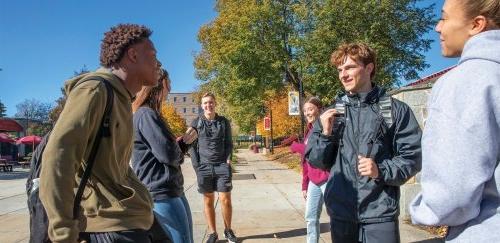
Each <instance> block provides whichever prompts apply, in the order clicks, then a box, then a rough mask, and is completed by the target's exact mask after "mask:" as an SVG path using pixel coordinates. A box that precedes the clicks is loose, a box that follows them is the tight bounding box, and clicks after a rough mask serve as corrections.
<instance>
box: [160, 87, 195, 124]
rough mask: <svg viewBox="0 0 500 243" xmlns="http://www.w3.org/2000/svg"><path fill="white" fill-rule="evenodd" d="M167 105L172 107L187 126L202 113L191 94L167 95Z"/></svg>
mask: <svg viewBox="0 0 500 243" xmlns="http://www.w3.org/2000/svg"><path fill="white" fill-rule="evenodd" d="M167 103H169V104H171V105H173V106H174V108H175V111H176V112H177V114H179V115H180V116H181V117H182V118H184V120H186V124H187V125H189V124H191V122H192V121H193V120H194V119H195V118H196V117H198V115H199V114H200V113H201V112H203V111H202V109H201V107H200V104H199V103H198V101H197V100H196V98H195V97H194V94H193V93H170V94H168V95H167Z"/></svg>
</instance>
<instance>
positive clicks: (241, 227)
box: [0, 149, 441, 243]
mask: <svg viewBox="0 0 500 243" xmlns="http://www.w3.org/2000/svg"><path fill="white" fill-rule="evenodd" d="M236 156H237V157H238V161H239V163H238V164H237V165H236V166H235V168H236V173H235V174H234V175H233V178H234V181H233V185H234V189H233V192H232V197H233V209H234V213H233V229H234V231H235V233H236V235H237V236H238V237H239V238H240V242H263V243H265V242H287V243H288V242H291V243H293V242H305V235H306V230H305V222H304V219H303V215H304V207H305V202H304V199H303V198H302V195H301V191H300V188H301V186H300V183H301V177H300V174H299V173H297V172H295V171H292V170H289V169H287V168H286V167H285V166H283V165H281V164H279V163H277V162H272V161H268V160H267V159H266V158H265V157H264V156H263V155H261V154H254V153H251V152H249V151H248V150H246V149H244V150H239V152H238V153H237V154H236ZM182 167H183V173H184V177H185V189H186V196H187V198H188V201H189V204H190V206H191V211H192V214H193V221H194V238H195V242H196V243H199V242H204V240H205V237H206V233H207V232H206V231H207V228H206V223H205V219H204V214H203V204H202V202H203V198H202V196H201V194H199V193H198V192H197V186H196V176H195V173H194V171H193V168H192V166H191V163H190V160H189V158H187V159H186V163H185V164H184V165H183V166H182ZM26 176H27V170H26V169H20V168H16V169H15V171H14V172H8V173H6V172H0V243H13V242H28V240H29V238H28V236H29V229H28V228H29V215H28V210H27V208H26V193H25V187H24V184H25V182H26V179H25V178H26ZM321 223H322V224H321V226H322V227H321V232H322V233H321V242H331V239H330V233H329V225H328V216H327V215H326V212H323V214H322V215H321ZM223 228H224V227H223V223H222V216H221V213H220V207H219V206H217V229H218V233H219V237H220V238H221V241H219V242H224V241H222V239H223ZM400 229H401V240H402V242H403V243H406V242H421V243H424V242H425V243H432V242H441V241H439V240H433V238H434V237H433V236H432V235H430V234H428V233H427V232H425V231H422V230H420V229H418V228H415V227H413V226H410V225H406V224H403V223H401V225H400Z"/></svg>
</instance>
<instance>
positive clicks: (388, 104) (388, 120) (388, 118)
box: [378, 95, 393, 129]
mask: <svg viewBox="0 0 500 243" xmlns="http://www.w3.org/2000/svg"><path fill="white" fill-rule="evenodd" d="M378 107H379V113H380V115H381V116H382V117H383V118H384V122H385V124H386V125H387V128H388V129H389V128H390V127H391V126H392V123H393V118H392V98H391V97H390V96H388V95H384V96H382V97H380V99H379V100H378Z"/></svg>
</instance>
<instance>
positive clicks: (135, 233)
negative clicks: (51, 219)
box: [80, 229, 152, 243]
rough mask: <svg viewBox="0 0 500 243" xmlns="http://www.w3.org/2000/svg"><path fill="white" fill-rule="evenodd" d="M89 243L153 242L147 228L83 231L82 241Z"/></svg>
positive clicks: (81, 234)
mask: <svg viewBox="0 0 500 243" xmlns="http://www.w3.org/2000/svg"><path fill="white" fill-rule="evenodd" d="M82 240H85V241H86V242H87V243H129V242H130V243H133V242H144V243H151V242H152V241H151V237H150V235H149V233H148V231H146V230H140V229H136V230H124V231H115V232H102V233H101V232H82V233H80V241H82Z"/></svg>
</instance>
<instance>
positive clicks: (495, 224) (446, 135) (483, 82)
mask: <svg viewBox="0 0 500 243" xmlns="http://www.w3.org/2000/svg"><path fill="white" fill-rule="evenodd" d="M428 114H429V117H428V120H427V123H426V127H425V130H424V134H423V138H422V153H423V162H422V177H421V178H422V179H421V184H422V192H421V193H420V194H419V195H418V196H417V197H416V198H415V199H414V200H413V202H412V203H411V205H410V213H411V215H412V221H413V223H415V224H424V225H448V226H450V232H449V234H448V236H447V238H446V240H447V242H500V214H499V210H500V195H499V193H500V192H499V190H500V169H499V168H498V162H499V161H500V155H499V151H500V30H492V31H486V32H484V33H481V34H478V35H476V36H474V37H472V38H471V39H470V40H468V41H467V43H466V45H465V48H464V51H463V53H462V56H461V58H460V61H459V64H458V66H457V67H456V68H454V69H453V70H451V71H450V72H448V73H447V74H446V75H444V76H443V77H442V78H440V79H439V80H438V81H437V82H436V84H435V86H434V88H433V90H432V95H431V97H430V99H429V102H428Z"/></svg>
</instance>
